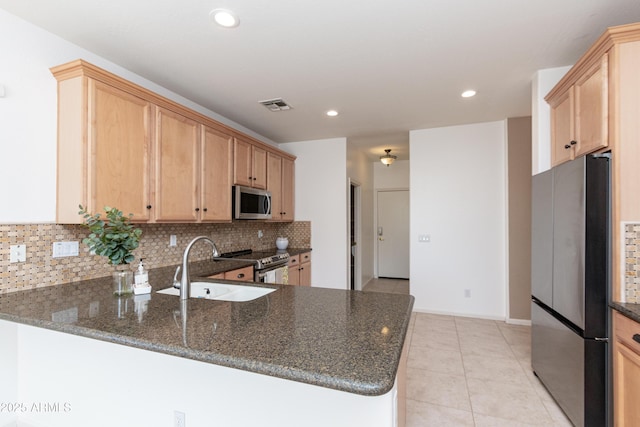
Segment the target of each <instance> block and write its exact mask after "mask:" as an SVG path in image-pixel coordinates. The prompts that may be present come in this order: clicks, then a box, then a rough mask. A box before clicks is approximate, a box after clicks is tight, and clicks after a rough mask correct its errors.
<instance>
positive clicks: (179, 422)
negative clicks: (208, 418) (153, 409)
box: [173, 411, 185, 427]
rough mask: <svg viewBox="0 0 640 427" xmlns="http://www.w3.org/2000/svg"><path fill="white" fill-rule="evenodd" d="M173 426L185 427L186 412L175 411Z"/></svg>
mask: <svg viewBox="0 0 640 427" xmlns="http://www.w3.org/2000/svg"><path fill="white" fill-rule="evenodd" d="M173 427H185V424H184V412H180V411H173Z"/></svg>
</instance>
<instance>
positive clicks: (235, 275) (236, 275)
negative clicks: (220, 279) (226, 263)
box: [224, 265, 253, 282]
mask: <svg viewBox="0 0 640 427" xmlns="http://www.w3.org/2000/svg"><path fill="white" fill-rule="evenodd" d="M224 278H225V280H239V281H241V282H253V266H252V265H250V266H248V267H243V268H238V269H236V270H231V271H227V272H225V273H224Z"/></svg>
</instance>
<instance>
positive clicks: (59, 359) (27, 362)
mask: <svg viewBox="0 0 640 427" xmlns="http://www.w3.org/2000/svg"><path fill="white" fill-rule="evenodd" d="M0 342H1V343H2V345H1V347H2V351H0V383H1V384H2V387H0V388H1V389H2V390H1V391H0V403H3V404H8V403H12V404H14V406H13V407H12V409H13V410H12V411H8V410H7V409H8V407H5V408H4V409H5V410H4V411H2V412H0V427H7V426H11V427H13V426H19V427H21V426H25V427H26V426H29V427H86V426H95V427H97V426H104V427H112V426H119V427H127V426H131V427H141V426H153V427H174V426H175V425H176V424H174V411H179V412H181V413H183V414H184V416H185V427H204V426H207V427H210V426H221V427H222V426H224V427H235V426H237V427H247V426H261V427H288V426H290V427H300V426H305V427H315V426H317V427H326V426H332V427H338V426H345V427H347V426H348V427H353V426H368V427H395V426H398V425H399V423H400V424H404V414H403V413H402V412H403V409H404V405H403V402H402V400H401V403H400V405H399V404H398V381H396V385H395V386H394V388H393V389H392V390H391V391H389V392H388V393H386V394H384V395H382V396H374V397H368V396H362V395H357V394H352V393H346V392H342V391H336V390H331V389H328V388H323V387H317V386H313V385H308V384H303V383H298V382H294V381H288V380H284V379H280V378H275V377H270V376H265V375H260V374H255V373H251V372H246V371H242V370H237V369H231V368H226V367H223V366H218V365H213V364H209V363H203V362H198V361H194V360H189V359H184V358H180V357H174V356H169V355H165V354H161V353H156V352H151V351H147V350H141V349H137V348H132V347H127V346H124V345H118V344H113V343H108V342H104V341H99V340H95V339H90V338H85V337H80V336H76V335H71V334H66V333H62V332H57V331H53V330H48V329H42V328H38V327H33V326H28V325H23V324H18V323H13V322H8V321H1V320H0ZM401 384H402V382H401ZM400 394H403V393H400ZM15 405H18V406H15ZM399 407H400V408H401V409H400V414H399V411H398V408H399ZM399 419H400V421H399Z"/></svg>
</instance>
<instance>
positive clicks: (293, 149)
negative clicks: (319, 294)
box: [280, 138, 349, 289]
mask: <svg viewBox="0 0 640 427" xmlns="http://www.w3.org/2000/svg"><path fill="white" fill-rule="evenodd" d="M280 148H281V149H282V150H284V151H287V152H289V153H291V154H293V155H295V156H298V158H297V160H296V191H295V197H296V199H295V206H296V220H297V221H311V247H312V248H313V252H312V254H311V258H312V263H311V266H312V267H311V284H312V285H313V286H321V287H326V288H337V289H347V286H348V283H349V282H348V280H347V278H348V272H347V256H348V251H347V239H348V236H347V221H348V215H347V197H348V194H347V140H346V138H334V139H324V140H316V141H303V142H290V143H286V144H280Z"/></svg>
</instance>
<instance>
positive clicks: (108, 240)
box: [78, 205, 142, 295]
mask: <svg viewBox="0 0 640 427" xmlns="http://www.w3.org/2000/svg"><path fill="white" fill-rule="evenodd" d="M79 207H80V211H79V212H78V214H80V215H82V216H83V218H84V223H83V224H82V225H83V226H84V227H86V228H88V229H89V231H90V234H89V236H88V237H86V238H84V239H83V240H82V243H84V244H85V245H87V246H89V249H90V250H92V251H93V252H95V254H96V255H102V256H105V257H107V259H108V260H109V264H112V265H116V266H121V267H120V269H119V270H117V271H115V272H114V273H113V283H114V293H115V294H116V295H124V294H128V293H131V292H132V290H133V288H132V286H133V271H131V269H129V268H126V265H127V264H130V263H131V262H133V261H134V259H135V257H134V256H133V254H132V253H131V252H132V251H133V250H134V249H136V248H137V247H138V245H139V243H140V236H141V235H142V230H141V229H139V228H136V227H134V226H133V224H131V217H132V216H133V214H129V215H128V216H125V215H124V214H123V213H122V211H120V210H118V209H116V208H112V207H109V206H105V208H104V210H105V212H106V219H104V220H103V219H101V217H100V214H90V213H89V212H87V209H86V208H84V207H82V205H80V206H79Z"/></svg>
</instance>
